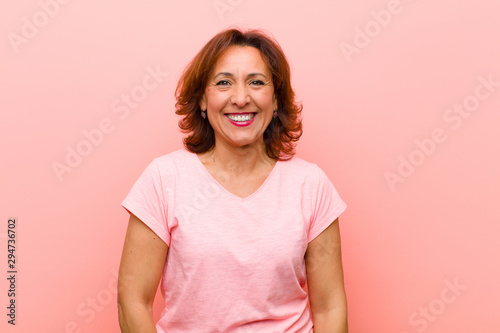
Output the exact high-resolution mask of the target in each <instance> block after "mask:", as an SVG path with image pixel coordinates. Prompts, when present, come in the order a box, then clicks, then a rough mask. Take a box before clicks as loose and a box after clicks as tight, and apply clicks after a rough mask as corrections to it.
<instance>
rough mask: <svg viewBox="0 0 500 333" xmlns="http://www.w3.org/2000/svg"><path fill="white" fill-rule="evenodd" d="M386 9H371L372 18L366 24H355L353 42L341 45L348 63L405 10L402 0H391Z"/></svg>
mask: <svg viewBox="0 0 500 333" xmlns="http://www.w3.org/2000/svg"><path fill="white" fill-rule="evenodd" d="M385 7H386V8H384V9H379V10H372V11H370V20H368V21H367V22H366V23H365V24H364V26H362V27H360V26H358V25H357V26H355V27H354V28H353V30H354V37H353V38H352V42H351V43H348V42H344V41H343V42H341V43H340V45H339V47H340V51H341V52H342V54H343V55H344V58H345V59H346V61H347V63H351V62H352V59H353V57H354V56H355V55H357V54H360V53H361V51H362V50H363V49H365V48H367V47H368V46H369V45H370V43H371V42H372V40H373V39H375V38H377V37H378V36H379V35H380V34H381V33H382V31H383V30H384V29H386V28H387V27H389V25H390V24H391V22H392V21H393V19H394V17H395V16H396V15H398V14H401V13H402V12H403V9H404V8H403V5H402V4H401V1H400V0H390V1H389V2H388V3H387V4H386V6H385Z"/></svg>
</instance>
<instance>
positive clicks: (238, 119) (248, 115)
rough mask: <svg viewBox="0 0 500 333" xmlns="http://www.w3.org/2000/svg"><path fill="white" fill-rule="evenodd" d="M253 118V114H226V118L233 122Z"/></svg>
mask: <svg viewBox="0 0 500 333" xmlns="http://www.w3.org/2000/svg"><path fill="white" fill-rule="evenodd" d="M254 116H255V114H253V113H252V114H246V115H237V116H236V115H232V114H228V115H227V117H228V118H229V119H231V120H233V121H248V120H250V119H252V118H253V117H254Z"/></svg>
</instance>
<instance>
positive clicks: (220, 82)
mask: <svg viewBox="0 0 500 333" xmlns="http://www.w3.org/2000/svg"><path fill="white" fill-rule="evenodd" d="M228 84H229V81H226V80H221V81H219V82H217V85H218V86H227V85H228Z"/></svg>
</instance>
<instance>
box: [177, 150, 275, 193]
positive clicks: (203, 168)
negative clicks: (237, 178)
mask: <svg viewBox="0 0 500 333" xmlns="http://www.w3.org/2000/svg"><path fill="white" fill-rule="evenodd" d="M186 152H187V153H188V154H190V155H192V157H193V158H194V159H195V162H196V164H197V165H198V167H199V168H201V169H202V172H203V173H204V174H205V176H206V177H208V178H209V179H210V180H211V181H212V182H213V183H215V184H216V186H217V187H218V188H219V189H220V190H221V191H222V192H223V193H225V194H226V196H228V197H230V198H233V199H234V200H236V201H239V202H246V201H249V200H251V199H253V198H254V197H256V196H257V195H258V194H259V193H260V192H262V191H263V190H264V188H265V187H266V186H267V183H269V182H270V179H271V178H273V175H274V174H275V173H277V169H278V167H279V165H280V164H281V161H280V160H277V161H276V163H275V164H274V166H273V169H272V170H271V172H269V174H268V175H267V177H266V179H265V180H264V182H263V183H262V184H261V185H260V186H259V188H258V189H257V190H255V191H254V192H253V193H252V194H250V195H248V196H246V197H244V198H242V197H240V196H237V195H236V194H234V193H232V192H231V191H229V190H228V189H226V188H225V187H224V186H222V185H221V184H220V183H219V181H218V180H217V179H215V177H214V176H212V174H211V173H210V171H208V169H207V168H206V167H205V165H204V164H203V162H202V161H201V160H200V158H199V157H198V155H197V154H196V153H192V152H190V151H187V150H186Z"/></svg>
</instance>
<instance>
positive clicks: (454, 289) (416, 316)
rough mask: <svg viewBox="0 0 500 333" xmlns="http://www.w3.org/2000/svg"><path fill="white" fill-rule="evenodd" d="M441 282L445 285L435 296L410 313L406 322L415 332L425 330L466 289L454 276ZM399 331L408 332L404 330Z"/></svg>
mask: <svg viewBox="0 0 500 333" xmlns="http://www.w3.org/2000/svg"><path fill="white" fill-rule="evenodd" d="M443 283H444V285H445V286H444V287H443V288H442V289H441V292H440V293H439V295H438V296H437V297H435V298H433V299H432V300H430V301H429V302H427V303H426V304H424V305H423V306H420V307H419V308H418V310H416V311H414V312H413V313H411V314H410V316H409V318H408V323H409V324H410V326H411V327H412V328H414V330H415V331H416V332H418V333H423V332H425V330H427V328H428V327H429V325H430V324H431V323H434V322H435V321H436V320H437V319H438V318H439V316H440V315H442V314H443V313H444V312H445V311H446V309H447V308H448V307H449V306H450V305H451V304H453V303H455V302H456V301H457V299H458V298H459V297H460V296H461V295H462V293H463V291H465V290H466V289H467V286H466V285H464V284H462V283H460V282H459V281H458V278H455V279H454V280H453V281H450V280H448V279H445V280H444V282H443ZM400 333H410V332H406V331H405V332H400Z"/></svg>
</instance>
